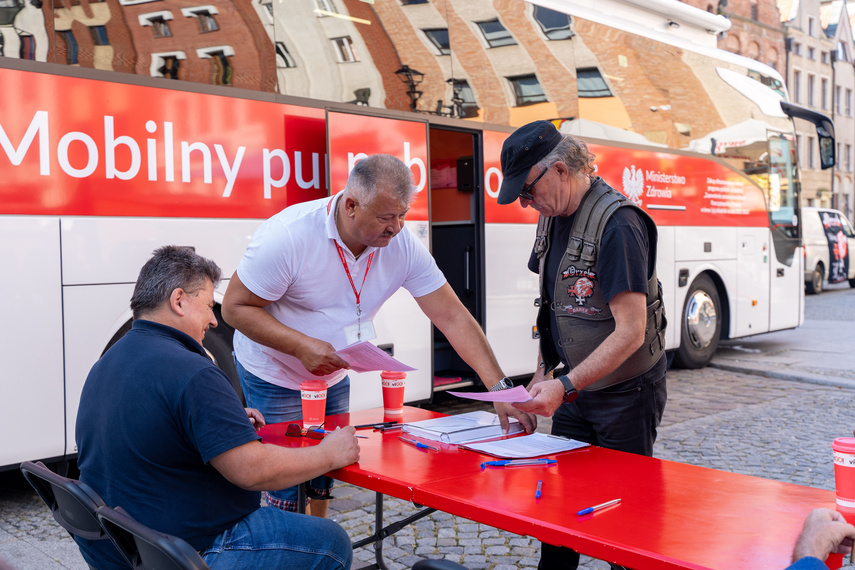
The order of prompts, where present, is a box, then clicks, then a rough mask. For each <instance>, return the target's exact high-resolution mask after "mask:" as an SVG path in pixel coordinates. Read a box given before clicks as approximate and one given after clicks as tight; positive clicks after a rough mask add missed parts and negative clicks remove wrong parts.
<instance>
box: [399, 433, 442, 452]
mask: <svg viewBox="0 0 855 570" xmlns="http://www.w3.org/2000/svg"><path fill="white" fill-rule="evenodd" d="M398 439H400V440H401V441H405V442H407V443H409V444H411V445H415V446H416V447H418V448H419V449H430V450H433V451H439V449H437V448H435V447H433V446H432V445H427V444H426V443H421V442H420V441H416V440H414V439H407V438H406V437H401V436H400V435H399V436H398Z"/></svg>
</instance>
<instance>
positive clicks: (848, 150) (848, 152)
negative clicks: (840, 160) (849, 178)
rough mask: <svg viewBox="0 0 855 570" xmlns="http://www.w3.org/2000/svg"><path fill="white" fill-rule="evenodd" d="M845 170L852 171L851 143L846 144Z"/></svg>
mask: <svg viewBox="0 0 855 570" xmlns="http://www.w3.org/2000/svg"><path fill="white" fill-rule="evenodd" d="M845 160H846V172H852V145H851V144H848V145H846V159H845Z"/></svg>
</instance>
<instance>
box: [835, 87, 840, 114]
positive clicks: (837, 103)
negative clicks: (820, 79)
mask: <svg viewBox="0 0 855 570" xmlns="http://www.w3.org/2000/svg"><path fill="white" fill-rule="evenodd" d="M834 112H835V113H837V114H838V115H839V114H840V85H835V86H834Z"/></svg>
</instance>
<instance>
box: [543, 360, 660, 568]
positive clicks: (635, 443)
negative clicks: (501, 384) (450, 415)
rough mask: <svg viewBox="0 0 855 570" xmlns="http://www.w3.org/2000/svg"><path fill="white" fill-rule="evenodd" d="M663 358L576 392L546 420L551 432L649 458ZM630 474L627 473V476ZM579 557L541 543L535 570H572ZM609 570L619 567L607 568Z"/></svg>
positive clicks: (658, 420) (651, 450) (658, 415)
mask: <svg viewBox="0 0 855 570" xmlns="http://www.w3.org/2000/svg"><path fill="white" fill-rule="evenodd" d="M665 371H666V360H665V356H663V357H662V358H661V359H660V360H659V362H657V363H656V365H655V366H654V367H653V368H651V369H650V370H648V371H647V372H645V373H644V374H642V375H640V376H636V377H635V378H632V379H630V380H627V381H626V382H621V383H620V384H616V385H614V386H610V387H608V388H604V389H602V390H598V391H596V392H586V391H584V390H583V391H582V392H580V393H579V397H578V398H577V399H576V401H575V402H573V403H572V404H561V406H559V408H558V410H556V412H555V414H554V415H553V416H552V433H553V434H554V435H563V436H566V437H570V438H572V439H577V440H579V441H584V442H587V443H590V444H591V445H597V446H600V447H605V448H608V449H616V450H618V451H626V452H627V453H635V454H637V455H646V456H648V457H652V456H653V442H655V441H656V428H657V427H659V422H660V421H661V420H662V413H663V412H664V411H665V401H666V399H667V397H668V391H667V388H666V386H665ZM629 476H631V475H629ZM578 565H579V554H578V553H577V552H575V551H573V550H571V549H569V548H564V547H558V546H552V545H551V544H545V543H543V544H542V548H541V553H540V564H539V565H538V569H539V570H556V569H561V570H573V569H575V568H577V567H578ZM611 567H612V569H618V568H621V566H616V565H614V564H611Z"/></svg>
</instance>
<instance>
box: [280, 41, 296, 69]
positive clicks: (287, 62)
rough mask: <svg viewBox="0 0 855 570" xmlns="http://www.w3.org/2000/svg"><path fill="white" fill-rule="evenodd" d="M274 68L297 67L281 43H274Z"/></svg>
mask: <svg viewBox="0 0 855 570" xmlns="http://www.w3.org/2000/svg"><path fill="white" fill-rule="evenodd" d="M276 67H297V62H296V61H294V58H293V57H292V56H291V54H290V53H289V52H288V48H287V47H285V44H284V43H282V42H276Z"/></svg>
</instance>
